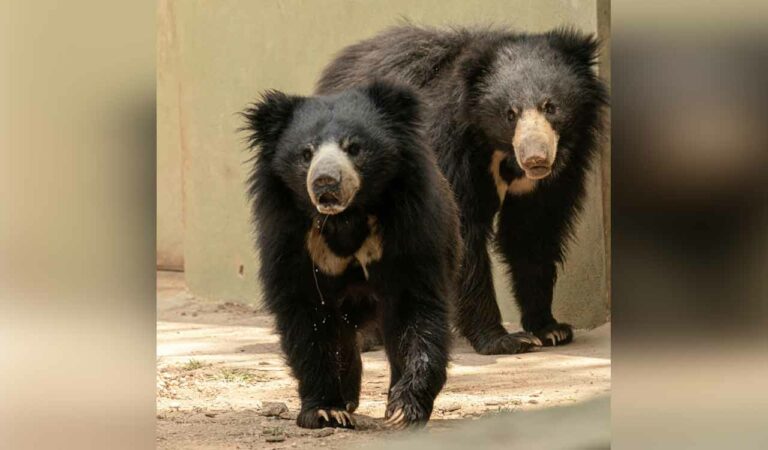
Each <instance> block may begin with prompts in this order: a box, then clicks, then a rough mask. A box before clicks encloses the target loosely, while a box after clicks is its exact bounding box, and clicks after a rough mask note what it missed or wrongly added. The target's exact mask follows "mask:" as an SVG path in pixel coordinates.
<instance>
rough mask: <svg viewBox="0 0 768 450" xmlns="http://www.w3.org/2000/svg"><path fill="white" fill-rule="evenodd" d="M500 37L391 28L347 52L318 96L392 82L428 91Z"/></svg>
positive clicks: (486, 33) (325, 79) (319, 88)
mask: <svg viewBox="0 0 768 450" xmlns="http://www.w3.org/2000/svg"><path fill="white" fill-rule="evenodd" d="M499 37H500V33H499V32H495V31H490V30H485V31H484V30H471V29H463V28H457V29H448V30H438V29H430V28H421V27H415V26H403V27H396V28H390V29H388V30H386V31H384V32H382V33H380V34H378V35H376V36H374V37H372V38H370V39H366V40H364V41H361V42H359V43H357V44H354V45H351V46H349V47H346V48H345V49H343V50H342V51H341V52H340V53H339V54H338V55H337V56H336V57H335V58H334V60H333V61H332V62H331V63H330V64H329V65H328V66H327V67H326V68H325V70H324V71H323V74H322V76H321V78H320V80H319V82H318V85H317V93H318V94H328V93H332V92H337V91H340V90H343V89H347V88H350V87H353V86H357V85H360V84H365V83H368V82H370V81H373V80H375V79H389V80H392V81H395V82H400V83H405V84H407V85H410V86H411V87H414V88H417V89H420V90H422V92H423V90H424V89H425V88H426V89H429V87H430V85H432V84H435V82H436V81H437V80H440V79H445V78H446V77H448V78H450V77H451V76H452V75H453V72H454V70H453V69H454V66H455V64H456V62H457V61H458V60H459V58H460V57H461V56H462V55H463V54H464V53H465V52H467V51H470V50H471V49H472V48H473V47H477V46H479V45H482V44H483V43H490V42H492V41H494V40H495V39H498V38H499Z"/></svg>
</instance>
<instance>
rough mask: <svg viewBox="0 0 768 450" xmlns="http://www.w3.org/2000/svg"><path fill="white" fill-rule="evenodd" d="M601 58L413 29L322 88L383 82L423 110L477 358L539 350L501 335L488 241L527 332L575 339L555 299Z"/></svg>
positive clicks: (378, 39) (561, 41)
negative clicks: (455, 235)
mask: <svg viewBox="0 0 768 450" xmlns="http://www.w3.org/2000/svg"><path fill="white" fill-rule="evenodd" d="M597 51H598V43H597V42H596V40H595V39H594V38H593V37H592V36H590V35H585V34H581V33H578V32H575V31H572V30H568V29H560V30H555V31H551V32H548V33H542V34H525V33H512V32H508V31H504V30H493V29H473V30H472V29H452V30H445V31H444V30H436V29H427V28H419V27H414V26H405V27H399V28H394V29H390V30H388V31H385V32H384V33H381V34H379V35H377V36H375V37H373V38H371V39H368V40H365V41H362V42H360V43H358V44H355V45H352V46H350V47H347V48H346V49H344V50H342V52H341V53H340V54H339V55H338V57H337V58H336V59H335V60H334V61H333V62H332V63H331V64H330V65H329V66H328V67H327V68H326V69H325V71H324V73H323V76H322V78H321V80H320V82H319V84H318V90H317V91H318V93H329V92H335V91H338V90H340V89H346V88H349V87H353V86H356V85H359V84H364V83H367V82H368V81H369V80H371V79H374V78H376V79H380V78H384V79H391V80H396V81H398V82H401V83H404V84H407V85H410V86H411V87H413V88H414V89H416V90H417V91H418V92H419V94H420V95H421V96H422V97H423V98H424V99H425V122H426V127H427V138H428V141H429V145H430V146H431V148H432V149H433V150H434V151H435V153H436V155H437V157H438V162H439V164H440V168H441V169H442V171H443V174H444V175H445V176H446V178H447V179H448V181H449V182H450V184H451V187H452V188H453V192H454V194H455V197H456V201H457V202H458V204H459V210H460V213H461V234H462V237H463V239H464V245H465V250H464V262H463V267H462V270H461V282H460V284H461V286H460V294H459V306H458V311H457V320H458V326H459V329H460V331H461V332H462V334H463V335H464V336H466V337H467V338H468V339H469V340H470V342H471V343H472V345H473V347H474V348H475V350H477V351H478V352H480V353H484V354H497V353H516V352H521V351H526V350H528V349H530V348H531V347H532V344H531V340H530V338H529V337H528V336H527V335H526V334H525V333H511V334H510V333H508V332H507V331H506V330H505V329H504V327H503V326H502V324H501V314H500V311H499V307H498V305H497V304H496V298H495V293H494V289H493V279H492V275H491V262H490V258H489V255H488V251H487V244H488V242H489V239H491V240H492V241H493V243H494V244H495V246H496V248H497V250H498V251H499V253H500V254H501V255H502V257H503V259H504V262H505V263H506V265H507V267H508V270H509V274H510V277H511V279H512V284H513V286H514V294H515V299H516V300H517V303H518V305H519V307H520V309H521V317H522V325H523V328H524V330H526V331H529V332H531V333H533V334H534V335H535V336H536V337H538V338H539V339H540V340H541V341H542V342H543V343H544V345H559V344H565V343H568V342H570V341H571V339H572V337H573V332H572V329H571V327H570V326H569V325H568V324H564V323H559V322H558V321H556V320H555V318H554V317H553V315H552V294H553V288H554V284H555V280H556V278H557V268H556V265H557V264H559V263H562V262H563V260H564V255H565V248H566V243H567V240H568V238H569V237H570V236H571V234H572V227H573V223H574V219H575V217H576V215H577V213H578V212H579V210H580V209H581V205H582V201H583V198H584V193H585V187H584V180H585V175H586V172H587V170H588V168H589V165H590V160H591V157H592V155H593V154H594V153H595V148H596V143H597V136H598V133H599V131H600V124H601V110H602V107H603V105H605V104H606V102H607V94H606V89H605V87H604V85H603V84H602V83H601V81H600V80H599V79H598V78H597V76H596V75H595V73H594V71H593V66H594V64H595V61H596V58H597ZM495 217H498V221H497V226H496V229H494V219H495Z"/></svg>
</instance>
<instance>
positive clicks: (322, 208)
mask: <svg viewBox="0 0 768 450" xmlns="http://www.w3.org/2000/svg"><path fill="white" fill-rule="evenodd" d="M315 207H316V208H317V212H319V213H320V214H328V215H334V214H339V213H340V212H342V211H344V210H345V209H347V205H346V204H344V202H342V201H341V199H340V198H339V195H338V194H337V193H336V192H324V193H322V194H320V195H319V196H318V197H317V203H315Z"/></svg>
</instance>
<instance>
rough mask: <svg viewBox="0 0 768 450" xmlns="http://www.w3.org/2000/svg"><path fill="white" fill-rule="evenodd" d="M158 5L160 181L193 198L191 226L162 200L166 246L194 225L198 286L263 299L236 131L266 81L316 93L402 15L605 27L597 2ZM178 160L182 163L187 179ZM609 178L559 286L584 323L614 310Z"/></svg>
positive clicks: (191, 276) (592, 195)
mask: <svg viewBox="0 0 768 450" xmlns="http://www.w3.org/2000/svg"><path fill="white" fill-rule="evenodd" d="M158 13H159V18H158V27H159V29H158V35H159V38H158V47H159V48H158V70H159V72H160V73H159V74H158V120H159V122H160V123H159V124H158V191H160V185H161V184H163V183H181V186H180V187H181V191H182V192H181V193H171V194H169V195H168V196H169V197H172V196H173V195H178V196H180V197H182V199H183V201H181V199H179V204H181V205H182V206H183V208H182V211H183V226H178V219H177V218H169V219H168V220H165V221H163V220H161V219H162V218H163V216H164V215H168V216H169V217H170V216H171V214H175V212H174V210H173V208H168V210H167V211H166V210H164V209H162V206H161V202H160V201H158V241H159V243H158V246H159V248H163V243H162V242H160V241H161V238H163V237H164V236H168V235H173V234H174V233H175V232H176V231H173V230H182V231H178V233H179V234H182V235H183V250H184V253H183V258H184V266H185V271H186V278H187V282H188V285H189V288H190V290H191V291H192V293H193V294H195V295H197V296H200V297H204V298H211V299H217V300H232V301H245V302H259V296H260V287H259V284H258V281H257V278H256V273H257V270H258V259H257V257H256V255H255V252H254V251H253V248H252V243H251V231H250V228H251V225H250V224H249V219H248V205H247V203H246V199H245V196H244V184H243V183H244V179H245V176H246V166H245V165H244V164H243V161H245V159H246V158H247V157H248V154H247V153H246V152H245V150H244V143H243V136H242V135H240V134H237V133H236V130H237V128H238V127H239V126H241V125H242V123H241V120H240V118H239V117H238V115H237V112H238V111H240V110H242V109H243V108H244V107H245V105H246V104H247V103H248V102H250V101H252V100H254V99H256V98H257V97H258V95H259V93H260V92H261V91H263V90H265V89H268V88H274V89H280V90H285V91H289V92H292V93H297V94H310V93H311V92H312V88H313V86H314V83H315V81H316V79H317V77H318V75H319V73H320V70H321V69H322V67H323V66H324V65H325V64H326V63H327V62H328V61H329V60H330V59H331V58H332V56H333V55H334V54H335V53H336V52H337V51H338V50H340V49H341V48H342V47H344V46H346V45H348V44H351V43H353V42H355V41H358V40H360V39H363V38H366V37H369V36H371V35H373V34H375V33H377V32H378V31H380V30H382V29H384V28H386V27H388V26H391V25H395V24H397V23H398V22H399V21H401V20H402V18H408V19H409V20H411V21H413V22H415V23H421V24H428V25H446V24H477V23H482V24H488V23H492V24H496V25H504V24H506V25H509V26H512V27H516V28H518V29H525V30H530V31H542V30H546V29H549V28H552V27H555V26H558V25H562V24H572V25H575V26H577V27H578V28H581V29H583V30H586V31H597V30H598V4H597V2H596V1H594V0H592V1H580V0H573V1H542V0H530V1H514V0H484V1H476V2H467V1H464V0H423V1H407V0H394V1H386V2H385V1H366V0H334V1H312V0H282V1H279V0H265V1H258V2H255V1H249V0H230V1H216V2H211V1H202V0H201V1H193V0H184V1H173V0H164V1H161V2H159V8H158ZM169 155H170V156H169ZM176 155H178V156H176ZM173 164H180V166H181V168H182V169H181V171H180V172H181V175H180V176H179V177H175V175H174V174H176V173H177V172H178V171H176V169H174V168H173V167H172V166H173ZM166 173H167V174H170V175H169V176H168V178H167V179H164V174H166ZM603 184H604V177H603V168H602V164H601V163H600V162H599V161H598V163H597V164H596V165H595V170H594V172H593V174H592V176H591V178H590V187H589V199H588V201H587V210H586V212H585V214H584V215H583V216H582V220H581V221H580V224H579V227H578V231H577V235H578V237H579V239H578V243H577V244H576V245H573V246H572V247H571V251H570V255H571V257H570V259H569V260H568V263H567V265H566V270H565V274H564V275H563V276H561V278H560V280H559V282H558V286H557V289H556V296H557V299H556V306H555V310H556V312H557V314H558V316H559V317H560V318H562V319H564V320H567V321H570V322H572V323H574V324H575V325H578V326H582V327H586V326H594V325H597V324H600V323H602V322H604V321H605V320H606V317H607V304H608V299H607V278H606V267H607V265H606V256H605V255H606V248H605V247H606V245H605V240H606V239H605V235H604V215H603V195H602V191H603V189H602V186H603ZM168 192H171V190H168ZM158 200H160V196H159V197H158ZM172 204H173V202H171V201H168V202H166V203H165V205H172ZM174 221H175V222H176V225H174V224H173V223H174ZM161 226H162V227H165V229H161ZM177 236H178V235H177ZM496 272H497V273H496V275H497V276H496V279H497V280H498V281H500V283H499V284H498V286H497V292H498V294H499V297H500V304H501V306H502V309H503V311H504V315H505V318H506V319H507V320H510V321H513V322H514V321H517V312H516V311H515V308H514V304H513V300H512V298H511V295H510V293H509V292H510V291H509V288H508V287H507V285H506V283H505V281H504V278H505V277H504V276H503V269H502V268H501V267H497V270H496Z"/></svg>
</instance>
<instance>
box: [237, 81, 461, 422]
mask: <svg viewBox="0 0 768 450" xmlns="http://www.w3.org/2000/svg"><path fill="white" fill-rule="evenodd" d="M244 116H245V118H246V120H247V126H246V129H247V130H248V131H249V132H250V140H251V147H252V148H256V147H258V148H259V151H258V152H257V153H256V155H255V157H254V159H253V172H252V175H251V176H250V179H249V181H248V184H249V186H248V193H249V195H250V197H251V198H253V219H254V222H255V231H256V233H255V234H256V244H257V247H258V250H259V254H260V258H261V272H260V276H261V280H262V282H263V285H264V294H265V295H264V300H265V303H266V305H267V306H268V308H269V310H270V311H271V312H272V313H274V315H275V317H276V323H277V331H278V332H279V334H280V337H281V344H282V349H283V351H284V352H285V354H286V356H287V361H288V364H289V365H290V367H291V369H292V371H293V374H294V376H295V377H296V378H297V379H298V382H299V396H300V397H301V402H302V407H301V412H300V414H299V417H298V420H297V422H298V425H299V426H302V427H307V428H317V427H323V426H331V427H336V426H345V427H350V426H352V425H351V422H348V421H347V419H348V417H349V416H348V414H345V412H349V413H351V412H352V411H354V410H355V409H356V408H357V406H358V402H359V397H360V377H361V371H362V366H361V360H360V352H359V348H358V346H357V344H356V339H355V333H356V330H357V329H358V328H360V327H363V326H364V325H366V324H367V323H369V322H372V321H373V322H376V323H377V324H378V326H379V327H380V329H381V330H382V333H383V337H384V341H385V347H386V352H387V357H388V358H389V362H390V366H391V380H390V388H389V399H388V405H387V410H386V416H387V417H388V418H391V419H393V420H392V421H393V422H394V423H393V426H395V427H397V426H398V425H399V426H408V425H420V424H424V423H425V422H426V421H427V420H428V419H429V417H430V414H431V412H432V407H433V403H434V399H435V397H436V396H437V394H438V393H439V392H440V390H441V389H442V387H443V384H444V383H445V378H446V364H447V362H448V352H449V342H450V318H449V312H450V309H451V308H450V305H451V303H453V302H454V301H455V296H456V289H457V269H458V264H459V260H460V251H461V248H460V246H457V242H458V241H459V240H460V236H459V219H458V210H457V207H456V204H455V202H454V200H453V197H452V195H451V193H450V187H449V186H448V183H447V181H446V180H445V178H444V177H443V176H442V174H441V173H440V170H439V168H438V166H437V162H436V160H435V156H434V154H433V153H432V152H431V151H430V150H429V149H428V148H427V147H426V145H425V144H424V139H423V131H422V129H421V122H420V119H419V103H418V100H417V98H416V96H415V94H414V93H413V92H412V91H411V90H409V89H407V88H405V87H395V86H392V85H389V84H386V83H373V84H371V85H369V86H366V87H361V88H359V89H355V90H350V91H346V92H342V93H339V94H337V95H332V96H322V97H299V96H290V95H285V94H283V93H280V92H275V91H272V92H268V93H266V94H265V95H264V97H263V99H262V100H261V101H260V102H257V103H256V104H254V105H253V106H252V107H251V108H249V109H247V110H246V111H245V113H244ZM350 138H352V139H354V140H355V142H356V147H355V151H354V152H352V151H350V150H348V149H347V154H348V155H349V158H350V159H351V160H352V162H353V163H354V167H355V170H356V171H357V173H358V174H359V176H360V179H361V180H362V182H361V187H360V190H359V191H358V192H357V195H356V196H355V197H354V201H353V203H352V204H350V205H349V206H348V207H347V208H346V209H345V210H344V211H343V212H341V213H339V214H335V215H321V214H319V213H318V212H317V210H316V208H315V206H314V205H313V204H312V203H311V200H310V197H309V196H308V193H307V184H306V178H307V171H308V167H309V164H310V161H311V158H310V157H311V156H312V155H311V154H307V153H306V152H307V148H317V147H318V146H320V145H321V144H323V143H327V142H333V143H339V142H343V141H344V140H345V139H350ZM308 144H311V146H309V147H308ZM371 217H373V218H375V220H376V226H377V227H378V230H379V232H380V236H381V242H382V254H381V257H380V259H379V260H378V261H376V262H372V263H371V264H369V265H368V266H367V268H366V269H367V273H366V272H365V270H364V268H363V267H361V266H360V264H358V263H357V261H355V260H354V256H353V255H354V254H355V252H356V251H357V250H358V248H360V247H361V244H362V242H363V241H364V240H365V239H366V237H367V236H369V234H371V228H370V227H371V223H370V218H371ZM312 227H315V230H317V231H319V232H320V234H322V237H323V239H324V241H325V243H326V244H327V246H328V248H330V249H331V250H332V252H333V254H334V257H337V258H347V257H349V258H351V259H352V261H351V262H350V263H349V265H348V266H347V268H346V270H344V271H343V273H341V274H338V275H335V276H334V275H329V274H327V273H324V272H323V270H321V269H320V268H319V267H318V264H317V262H316V261H313V259H312V256H311V255H310V253H309V251H308V236H309V234H308V233H309V232H310V230H311V228H312ZM457 247H458V248H457ZM401 412H402V415H401V414H400V413H401ZM326 419H329V420H326Z"/></svg>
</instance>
